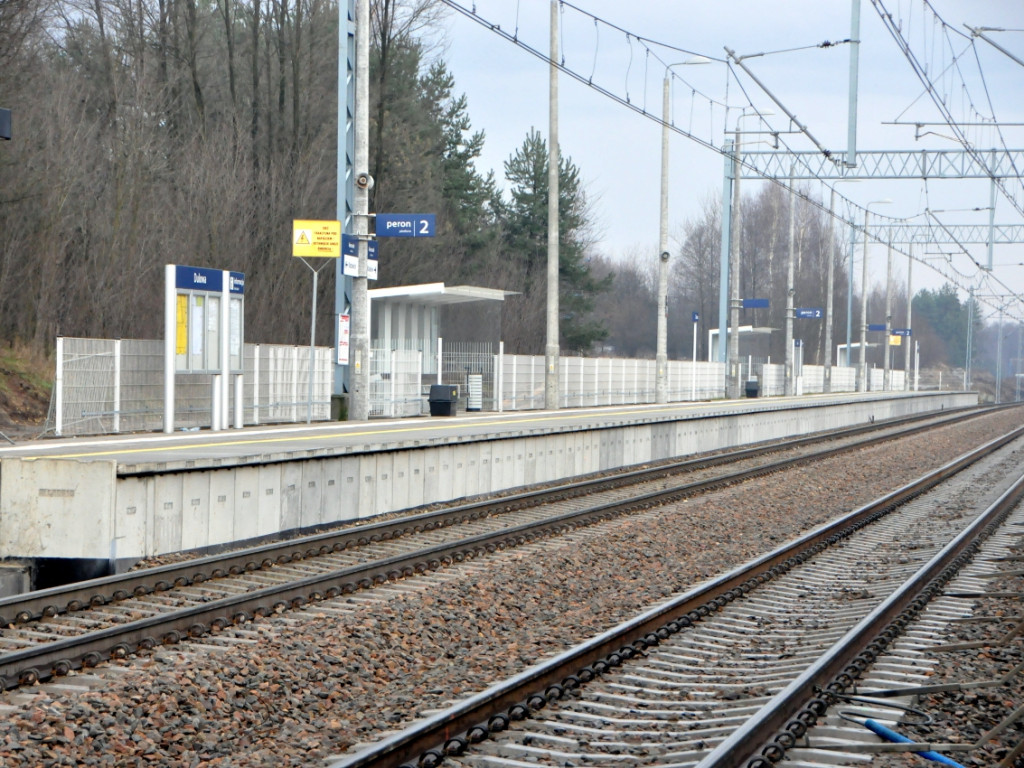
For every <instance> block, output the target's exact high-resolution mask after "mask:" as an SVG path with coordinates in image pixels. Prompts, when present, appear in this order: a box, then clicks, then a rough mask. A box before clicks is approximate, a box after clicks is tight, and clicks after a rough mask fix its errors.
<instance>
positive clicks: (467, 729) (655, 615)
mask: <svg viewBox="0 0 1024 768" xmlns="http://www.w3.org/2000/svg"><path fill="white" fill-rule="evenodd" d="M1022 436H1024V428H1020V429H1016V430H1014V431H1012V432H1010V433H1007V434H1006V435H1003V436H1002V437H1000V438H997V439H995V440H992V441H989V442H988V443H986V444H984V445H983V446H980V447H979V448H976V449H975V450H973V451H970V452H968V453H965V454H963V455H961V456H960V457H958V458H957V459H955V460H953V461H951V462H949V463H947V464H945V465H944V466H942V467H940V468H938V469H937V470H934V471H933V472H930V473H928V474H926V475H924V476H922V477H921V478H918V479H917V480H915V481H913V482H911V483H908V484H907V485H905V486H903V487H902V488H899V489H897V490H895V491H893V492H892V493H890V494H887V495H886V496H883V497H882V498H880V499H878V500H876V501H874V502H872V503H870V504H868V505H865V506H863V507H861V508H859V509H857V510H854V511H853V512H851V513H849V514H848V515H845V516H843V517H842V518H839V519H837V520H835V521H833V522H831V523H828V524H826V525H823V526H821V527H819V528H818V529H816V530H814V531H812V532H810V533H808V534H806V535H804V536H802V537H800V538H798V539H796V540H794V541H792V542H790V543H788V544H786V545H783V546H782V547H779V548H778V549H776V550H774V551H772V552H770V553H767V554H765V555H762V556H761V557H759V558H756V559H755V560H753V561H751V562H749V563H747V564H745V565H743V566H741V567H739V568H736V569H734V570H732V571H730V572H728V573H726V574H724V575H722V576H719V577H717V578H715V579H713V580H711V581H709V582H706V583H704V584H702V585H701V586H699V587H696V588H695V589H693V590H690V591H688V592H686V593H685V594H683V595H681V596H679V597H678V598H676V599H673V600H671V601H668V602H666V603H663V604H661V605H659V606H657V607H655V608H652V609H650V610H648V611H646V612H644V613H643V614H641V615H639V616H637V617H636V618H634V619H632V620H630V621H628V622H625V623H623V624H620V625H619V626H618V627H615V628H614V629H611V630H609V631H607V632H605V633H603V634H601V635H599V636H597V637H595V638H592V639H591V640H588V641H586V642H584V643H582V644H580V645H578V646H576V647H574V648H572V649H570V650H568V651H566V652H564V653H562V654H559V655H558V656H556V657H554V658H552V659H550V660H547V661H544V662H541V663H540V664H537V665H535V666H533V667H531V668H530V669H528V670H526V671H524V672H522V673H521V674H519V675H516V676H514V677H512V678H509V679H508V680H505V681H502V682H499V683H497V684H496V685H493V686H491V687H490V688H488V689H487V690H485V691H483V692H481V693H479V694H476V695H475V696H472V697H469V698H468V699H466V700H464V701H462V702H459V703H457V704H455V705H453V706H452V707H450V708H449V709H447V710H444V711H442V712H439V713H436V714H434V715H432V716H430V717H428V718H425V719H424V720H422V721H420V722H418V723H415V724H413V725H411V726H409V727H408V728H406V729H404V730H402V731H400V732H398V733H395V734H392V735H390V736H388V737H386V738H385V739H383V740H381V741H380V742H377V743H375V744H373V745H371V746H370V747H367V748H366V749H364V750H363V751H361V752H359V753H357V754H355V755H351V756H347V757H345V758H343V759H341V760H338V761H335V762H333V763H331V764H330V766H329V768H399V766H410V767H411V766H417V767H418V768H436V766H437V765H439V764H440V763H441V762H443V760H444V758H445V755H446V754H461V752H462V751H463V750H465V749H466V748H467V747H468V746H469V745H470V744H472V743H475V742H478V741H482V740H483V739H485V738H487V737H488V735H489V734H490V733H491V732H499V731H501V730H504V728H505V727H507V725H508V723H509V722H510V721H511V720H521V719H525V718H526V717H528V716H529V713H530V711H531V710H539V709H541V708H543V707H544V706H545V705H546V704H547V702H548V701H555V700H557V699H559V698H561V697H562V696H563V695H565V693H566V692H567V691H569V690H571V689H573V688H576V687H578V686H579V685H580V684H582V683H586V682H589V681H590V680H591V679H593V678H594V677H596V676H598V675H599V674H601V673H602V672H603V671H605V670H607V669H609V668H612V667H617V666H619V665H621V663H622V662H623V661H624V660H627V659H629V658H632V657H633V656H634V655H636V654H637V653H639V652H642V651H643V650H645V649H646V648H648V647H652V646H656V645H657V644H658V643H659V642H660V641H661V640H663V639H666V638H668V637H670V636H671V635H673V634H675V633H676V632H678V631H680V630H681V629H683V628H685V627H687V626H691V625H692V624H693V623H694V622H697V621H700V620H701V619H702V618H703V617H704V616H707V615H709V614H710V613H712V612H714V611H716V610H718V609H719V608H722V607H724V606H726V605H728V604H729V603H730V602H732V601H733V600H735V599H736V598H738V597H740V596H742V595H744V594H747V593H748V592H750V591H751V590H753V589H755V588H756V587H757V586H758V585H760V584H763V583H765V582H766V581H769V580H771V579H772V578H774V577H775V576H778V575H781V574H783V573H785V572H787V571H788V570H790V569H791V568H793V567H795V566H796V565H799V564H800V563H802V562H803V561H805V560H807V559H809V558H810V557H812V556H813V555H815V554H817V553H818V552H821V551H822V550H824V549H826V548H827V547H828V546H830V545H832V544H834V543H836V542H838V541H840V540H841V539H843V538H845V537H847V536H849V535H851V534H852V533H854V532H856V531H857V530H859V529H860V528H862V527H864V526H865V525H868V524H870V523H871V522H872V521H874V520H876V519H878V518H879V517H881V516H883V515H885V514H887V513H888V512H889V511H891V510H892V509H894V508H896V507H898V506H900V505H901V504H904V503H906V502H908V501H910V500H911V499H913V498H915V497H917V496H919V495H921V494H923V493H925V492H927V491H929V490H931V489H932V488H934V487H935V486H937V485H939V484H941V483H942V482H944V481H945V480H947V479H949V478H950V477H952V476H953V475H955V474H956V473H958V472H960V471H961V470H962V469H964V468H966V467H968V466H970V465H971V464H973V463H975V462H977V461H979V460H981V459H983V458H984V457H985V456H988V455H989V454H991V453H992V452H993V451H995V450H998V449H999V448H1001V447H1003V446H1005V445H1006V444H1008V443H1010V442H1012V441H1013V440H1016V439H1018V438H1020V437H1022ZM830 668H831V665H830ZM781 722H784V718H781V717H779V718H775V717H773V718H772V719H771V720H770V725H766V726H765V729H766V731H767V730H770V729H771V727H772V726H774V727H775V728H778V727H779V723H781ZM772 733H774V731H772ZM718 765H722V766H726V765H729V766H731V767H732V768H735V766H736V765H738V763H737V762H731V763H730V762H728V761H724V762H721V763H719V764H718ZM702 768H703V765H702Z"/></svg>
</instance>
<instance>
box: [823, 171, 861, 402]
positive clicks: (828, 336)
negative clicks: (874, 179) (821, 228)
mask: <svg viewBox="0 0 1024 768" xmlns="http://www.w3.org/2000/svg"><path fill="white" fill-rule="evenodd" d="M858 181H860V179H840V180H839V181H837V182H836V184H842V183H843V182H858ZM831 189H832V194H831V195H830V196H829V202H828V212H829V217H828V277H827V278H826V279H827V280H828V285H827V286H826V292H825V360H824V363H825V370H824V372H823V377H822V378H823V385H822V391H823V392H824V393H825V394H826V395H827V394H830V393H831V392H832V305H833V303H834V302H833V295H834V292H835V287H834V284H835V274H836V233H835V224H836V218H835V211H836V186H835V184H833V185H832V187H831ZM851 253H852V252H851ZM850 266H851V267H852V266H853V262H852V256H851V263H850ZM850 271H851V274H850V284H851V285H852V283H853V274H852V272H853V270H852V269H851V270H850ZM847 314H849V313H847ZM846 336H847V338H846V355H847V358H846V364H847V365H849V364H850V358H849V355H850V338H849V336H850V326H849V320H847V326H846ZM838 362H839V361H838V360H836V363H838Z"/></svg>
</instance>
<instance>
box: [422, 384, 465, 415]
mask: <svg viewBox="0 0 1024 768" xmlns="http://www.w3.org/2000/svg"><path fill="white" fill-rule="evenodd" d="M458 401H459V388H458V386H456V385H454V384H431V385H430V395H429V397H427V402H428V403H430V415H431V416H454V415H455V413H456V408H457V404H458Z"/></svg>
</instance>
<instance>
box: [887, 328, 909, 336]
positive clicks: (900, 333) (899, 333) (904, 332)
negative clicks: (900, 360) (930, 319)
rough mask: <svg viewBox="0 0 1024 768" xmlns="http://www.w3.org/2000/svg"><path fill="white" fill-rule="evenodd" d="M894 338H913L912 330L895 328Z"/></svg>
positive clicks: (893, 330)
mask: <svg viewBox="0 0 1024 768" xmlns="http://www.w3.org/2000/svg"><path fill="white" fill-rule="evenodd" d="M891 333H892V335H893V336H911V335H913V334H911V332H910V328H893V329H892V331H891Z"/></svg>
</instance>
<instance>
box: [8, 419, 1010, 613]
mask: <svg viewBox="0 0 1024 768" xmlns="http://www.w3.org/2000/svg"><path fill="white" fill-rule="evenodd" d="M991 410H993V409H991V408H982V409H975V408H971V409H958V410H955V411H948V412H946V413H947V414H949V416H950V418H949V419H948V420H944V421H942V422H940V423H939V424H925V425H921V426H918V427H917V428H915V429H910V430H906V431H905V432H902V433H900V434H899V435H892V436H888V438H889V439H895V438H896V437H903V436H907V435H911V434H915V433H916V432H919V431H923V430H926V429H929V428H932V427H933V426H941V425H942V424H943V423H949V422H951V421H954V420H956V419H958V418H976V417H978V416H982V415H985V414H987V413H990V412H991ZM935 417H936V414H934V413H931V414H925V415H921V416H913V417H907V418H904V419H893V420H889V421H885V422H877V423H871V424H867V425H862V426H858V427H851V428H848V429H844V430H839V431H837V432H834V433H825V434H817V435H813V436H809V437H800V438H794V439H791V440H785V441H779V442H776V443H773V444H772V445H770V446H766V445H758V446H755V447H751V448H743V449H739V450H735V451H728V452H724V453H720V454H715V455H712V456H705V457H697V458H691V459H685V460H682V461H673V462H670V463H664V464H660V465H658V466H654V467H648V468H644V469H640V470H636V469H633V470H627V471H625V472H618V473H615V474H614V475H611V476H603V477H598V478H593V479H589V480H584V481H582V482H573V483H565V484H563V485H559V486H555V487H551V488H546V489H543V490H539V491H538V490H531V491H525V492H521V493H515V494H510V495H507V496H502V497H499V498H496V499H488V500H486V501H479V502H472V503H469V504H462V505H458V506H455V507H448V508H445V509H441V510H434V511H430V512H421V513H416V514H411V515H407V516H402V517H400V518H396V519H391V520H384V521H378V522H372V523H368V524H363V525H357V526H353V527H348V528H345V529H342V530H334V531H328V532H325V533H319V534H313V535H308V536H303V537H301V538H298V539H292V540H289V541H284V542H281V541H277V542H271V543H267V544H262V545H257V546H254V547H248V548H245V549H240V550H236V551H233V552H227V553H219V554H215V555H209V556H206V557H201V558H196V559H190V560H188V561H185V562H181V563H172V564H168V565H163V566H158V567H155V568H148V569H145V570H140V571H133V572H128V573H123V574H116V575H112V576H103V577H100V578H97V579H90V580H88V581H82V582H77V583H75V584H69V585H63V586H58V587H51V588H48V589H42V590H37V591H34V592H29V593H26V594H22V595H14V596H12V597H6V598H0V628H2V627H5V626H8V625H9V624H25V623H28V622H31V621H35V620H38V619H40V618H43V617H53V616H57V615H59V614H62V613H65V612H74V611H78V610H81V609H82V608H84V607H87V606H93V607H95V606H100V605H105V604H107V603H110V602H118V601H121V600H125V599H128V598H130V597H132V596H141V595H145V594H149V593H152V592H163V591H166V590H168V589H170V588H172V587H175V586H176V587H185V586H190V585H192V584H197V583H202V582H205V581H208V580H210V579H211V578H212V579H216V578H222V577H227V576H233V575H239V574H242V573H246V572H252V571H256V570H259V569H261V568H267V567H270V566H272V565H274V564H286V563H289V562H293V561H295V560H302V559H305V558H309V557H315V556H317V555H326V554H329V553H331V552H341V551H344V550H348V549H352V548H355V547H358V546H366V545H368V544H373V543H377V542H380V541H387V540H389V539H392V538H394V537H396V536H402V535H408V534H410V533H421V532H423V531H429V530H433V529H436V528H439V527H446V526H448V525H453V524H456V523H461V522H468V521H472V520H477V519H480V518H481V517H485V516H489V515H493V514H498V513H501V512H506V511H514V510H518V509H524V508H526V507H529V506H537V505H541V504H545V503H550V502H551V501H553V500H557V499H564V498H570V497H579V496H584V495H587V494H591V493H596V492H598V491H600V490H606V489H609V488H614V487H621V486H624V485H628V484H630V483H636V482H639V481H642V480H652V479H657V478H659V477H662V476H667V475H672V474H679V473H682V472H686V471H694V470H697V469H703V468H707V467H711V466H716V465H721V464H727V463H733V462H737V461H740V460H743V459H748V458H753V457H757V456H761V455H767V454H770V453H777V452H780V451H785V450H790V449H794V448H800V447H804V446H807V445H813V444H815V443H820V442H828V441H829V440H840V439H844V438H849V437H855V436H857V435H861V434H866V433H871V432H877V431H879V430H881V429H888V428H892V427H900V426H903V425H906V424H913V423H915V422H920V421H931V420H934V419H935ZM882 439H886V438H884V437H883V438H882Z"/></svg>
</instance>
